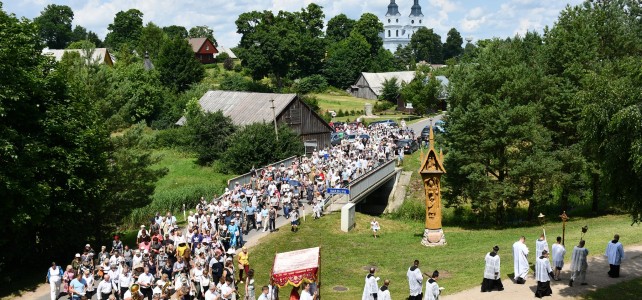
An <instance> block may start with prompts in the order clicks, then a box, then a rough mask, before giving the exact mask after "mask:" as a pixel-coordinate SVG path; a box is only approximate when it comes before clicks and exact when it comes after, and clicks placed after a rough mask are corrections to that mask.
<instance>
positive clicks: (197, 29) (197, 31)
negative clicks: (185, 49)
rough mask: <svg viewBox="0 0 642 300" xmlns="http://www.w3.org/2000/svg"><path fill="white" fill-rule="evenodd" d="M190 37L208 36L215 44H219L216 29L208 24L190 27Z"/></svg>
mask: <svg viewBox="0 0 642 300" xmlns="http://www.w3.org/2000/svg"><path fill="white" fill-rule="evenodd" d="M189 37H190V38H208V39H209V40H210V42H212V44H214V46H218V43H217V42H216V39H215V38H214V30H213V29H212V28H210V27H209V26H207V25H200V26H194V27H192V28H190V29H189Z"/></svg>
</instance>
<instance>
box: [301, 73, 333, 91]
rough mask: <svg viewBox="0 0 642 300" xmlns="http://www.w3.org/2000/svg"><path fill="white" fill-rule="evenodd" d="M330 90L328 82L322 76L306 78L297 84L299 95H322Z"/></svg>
mask: <svg viewBox="0 0 642 300" xmlns="http://www.w3.org/2000/svg"><path fill="white" fill-rule="evenodd" d="M327 88H328V81H327V80H326V79H325V77H323V76H321V75H312V76H309V77H304V78H301V80H299V82H298V83H297V84H296V92H297V93H299V94H308V93H312V92H314V93H321V92H323V91H325V90H326V89H327Z"/></svg>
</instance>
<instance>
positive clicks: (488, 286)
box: [481, 246, 504, 293]
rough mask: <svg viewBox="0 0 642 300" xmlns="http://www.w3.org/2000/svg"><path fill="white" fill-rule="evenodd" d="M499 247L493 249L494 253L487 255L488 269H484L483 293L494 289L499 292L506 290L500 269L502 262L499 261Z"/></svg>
mask: <svg viewBox="0 0 642 300" xmlns="http://www.w3.org/2000/svg"><path fill="white" fill-rule="evenodd" d="M497 252H499V246H495V247H493V251H491V252H488V253H486V258H485V261H486V267H485V268H484V280H482V286H481V291H482V293H484V292H490V291H492V290H494V289H497V290H498V291H503V290H504V285H503V284H502V280H501V276H500V274H499V269H500V266H501V261H500V259H499V254H497Z"/></svg>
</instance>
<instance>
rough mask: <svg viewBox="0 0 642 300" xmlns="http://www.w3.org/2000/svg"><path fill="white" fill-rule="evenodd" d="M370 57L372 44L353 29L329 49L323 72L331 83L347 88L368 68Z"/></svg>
mask: <svg viewBox="0 0 642 300" xmlns="http://www.w3.org/2000/svg"><path fill="white" fill-rule="evenodd" d="M369 57H370V45H369V44H368V42H367V41H366V39H365V38H364V37H363V36H362V35H360V34H358V33H356V32H355V31H353V32H352V33H351V34H350V36H349V37H348V38H347V39H345V40H343V41H341V42H338V43H336V44H334V45H332V46H331V47H330V49H328V59H327V60H326V63H325V66H324V68H323V74H324V75H325V76H326V78H328V83H330V85H332V86H334V87H338V88H340V89H345V88H347V87H349V86H350V85H351V84H352V83H354V81H355V80H357V77H359V74H360V73H361V72H363V71H365V70H366V67H367V66H368V62H369V60H368V58H369Z"/></svg>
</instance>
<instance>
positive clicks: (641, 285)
mask: <svg viewBox="0 0 642 300" xmlns="http://www.w3.org/2000/svg"><path fill="white" fill-rule="evenodd" d="M641 291H642V278H636V279H633V280H629V281H624V282H620V283H618V284H614V285H611V286H609V287H607V288H603V289H599V290H597V291H593V292H590V293H588V294H587V295H584V296H583V297H582V298H583V299H588V300H601V299H640V292H641Z"/></svg>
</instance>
